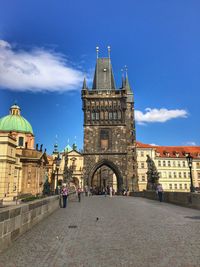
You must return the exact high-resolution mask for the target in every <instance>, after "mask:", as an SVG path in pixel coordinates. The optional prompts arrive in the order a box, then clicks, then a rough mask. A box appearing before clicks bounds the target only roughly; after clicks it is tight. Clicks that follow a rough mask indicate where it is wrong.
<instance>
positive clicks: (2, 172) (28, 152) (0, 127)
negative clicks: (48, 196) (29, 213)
mask: <svg viewBox="0 0 200 267" xmlns="http://www.w3.org/2000/svg"><path fill="white" fill-rule="evenodd" d="M34 139H35V137H34V134H33V129H32V126H31V125H30V123H29V122H28V121H27V120H26V119H25V118H24V117H22V116H21V109H20V107H19V106H17V105H13V106H11V108H10V114H9V115H7V116H5V117H3V118H1V119H0V199H3V200H5V201H6V200H14V199H15V198H16V197H19V196H20V195H22V194H33V195H35V194H41V193H42V190H43V183H44V180H45V177H46V171H47V170H46V166H47V164H48V160H47V156H46V153H45V152H43V151H42V147H41V148H40V149H38V146H37V148H36V149H35V148H34Z"/></svg>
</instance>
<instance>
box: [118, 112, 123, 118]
mask: <svg viewBox="0 0 200 267" xmlns="http://www.w3.org/2000/svg"><path fill="white" fill-rule="evenodd" d="M121 117H122V113H121V111H118V120H121Z"/></svg>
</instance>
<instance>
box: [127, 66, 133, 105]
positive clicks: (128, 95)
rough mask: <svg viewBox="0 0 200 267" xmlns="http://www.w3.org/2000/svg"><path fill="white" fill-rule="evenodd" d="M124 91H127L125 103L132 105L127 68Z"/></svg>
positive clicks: (131, 92)
mask: <svg viewBox="0 0 200 267" xmlns="http://www.w3.org/2000/svg"><path fill="white" fill-rule="evenodd" d="M125 89H126V91H127V102H132V103H133V91H132V89H131V87H130V84H129V80H128V72H127V68H126V79H125Z"/></svg>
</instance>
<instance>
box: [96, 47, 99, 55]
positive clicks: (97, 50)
mask: <svg viewBox="0 0 200 267" xmlns="http://www.w3.org/2000/svg"><path fill="white" fill-rule="evenodd" d="M96 52H97V58H99V47H98V46H96Z"/></svg>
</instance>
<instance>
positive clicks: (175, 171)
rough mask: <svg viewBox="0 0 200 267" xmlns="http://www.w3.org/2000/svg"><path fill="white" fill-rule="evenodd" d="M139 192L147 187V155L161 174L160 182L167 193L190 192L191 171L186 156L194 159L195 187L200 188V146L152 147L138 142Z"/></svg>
mask: <svg viewBox="0 0 200 267" xmlns="http://www.w3.org/2000/svg"><path fill="white" fill-rule="evenodd" d="M136 150H137V162H138V184H139V190H140V191H142V190H146V187H147V163H146V160H147V155H149V156H150V157H151V159H152V160H153V161H154V163H155V165H156V168H157V171H158V172H159V177H160V179H159V182H160V183H161V184H162V185H163V188H164V190H165V191H180V192H189V191H190V171H189V167H188V163H187V159H186V156H187V154H188V153H190V154H191V156H192V157H193V166H192V177H193V184H194V187H196V188H200V146H151V145H148V144H142V143H140V142H137V149H136Z"/></svg>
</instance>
